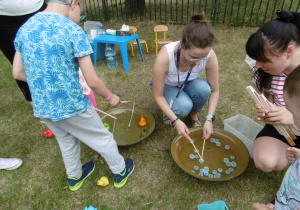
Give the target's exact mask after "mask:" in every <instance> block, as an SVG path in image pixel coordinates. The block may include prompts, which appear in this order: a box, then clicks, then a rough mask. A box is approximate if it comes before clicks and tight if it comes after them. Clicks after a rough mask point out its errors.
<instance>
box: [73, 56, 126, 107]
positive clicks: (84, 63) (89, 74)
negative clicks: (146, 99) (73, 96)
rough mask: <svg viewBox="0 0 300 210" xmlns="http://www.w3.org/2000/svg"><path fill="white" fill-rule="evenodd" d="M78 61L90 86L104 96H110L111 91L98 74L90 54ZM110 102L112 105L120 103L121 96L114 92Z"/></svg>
mask: <svg viewBox="0 0 300 210" xmlns="http://www.w3.org/2000/svg"><path fill="white" fill-rule="evenodd" d="M78 62H79V66H80V68H81V71H82V74H83V76H84V78H85V80H86V83H87V84H88V86H89V87H90V88H91V89H92V90H93V91H94V92H95V93H97V94H98V95H100V96H102V97H103V98H108V97H110V93H111V92H110V91H109V90H108V89H107V87H106V86H105V84H104V83H103V81H102V80H101V79H100V78H99V77H98V75H97V74H96V72H95V69H94V66H93V63H92V61H91V58H90V55H86V56H84V57H80V58H78ZM109 103H110V105H111V106H116V105H117V104H118V103H120V98H119V97H118V96H117V95H114V94H112V96H111V99H110V100H109Z"/></svg>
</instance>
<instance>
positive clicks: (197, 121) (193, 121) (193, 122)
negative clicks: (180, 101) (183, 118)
mask: <svg viewBox="0 0 300 210" xmlns="http://www.w3.org/2000/svg"><path fill="white" fill-rule="evenodd" d="M187 118H188V119H189V120H190V121H192V127H193V125H194V124H195V123H197V124H198V125H199V127H201V126H202V124H201V123H200V121H199V117H198V116H197V118H198V120H193V119H192V118H191V116H190V114H188V115H187Z"/></svg>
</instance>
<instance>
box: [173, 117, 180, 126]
mask: <svg viewBox="0 0 300 210" xmlns="http://www.w3.org/2000/svg"><path fill="white" fill-rule="evenodd" d="M176 120H179V117H177V118H176V119H175V120H173V121H172V125H174V123H175V122H176Z"/></svg>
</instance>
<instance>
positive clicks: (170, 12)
mask: <svg viewBox="0 0 300 210" xmlns="http://www.w3.org/2000/svg"><path fill="white" fill-rule="evenodd" d="M85 3H86V4H85V8H86V11H87V14H88V17H87V19H88V20H100V21H109V20H137V21H155V22H158V23H164V24H185V23H187V21H188V17H189V16H190V15H191V14H192V13H193V12H195V11H201V10H202V11H205V13H206V16H207V17H208V19H210V20H211V22H212V23H213V25H216V24H223V25H234V26H260V25H262V24H264V23H265V22H266V21H268V20H270V19H272V18H274V17H275V15H276V14H275V13H276V11H277V9H283V10H290V11H297V12H298V11H299V7H300V1H299V0H85Z"/></svg>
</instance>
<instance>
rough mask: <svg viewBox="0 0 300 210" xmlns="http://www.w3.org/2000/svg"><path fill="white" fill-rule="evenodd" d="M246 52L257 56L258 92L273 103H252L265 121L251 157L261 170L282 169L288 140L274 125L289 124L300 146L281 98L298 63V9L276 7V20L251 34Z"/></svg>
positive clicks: (298, 144) (299, 16) (251, 55)
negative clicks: (284, 9) (265, 106)
mask: <svg viewBox="0 0 300 210" xmlns="http://www.w3.org/2000/svg"><path fill="white" fill-rule="evenodd" d="M246 52H247V54H248V56H250V57H251V58H252V59H254V60H256V65H255V67H254V82H255V85H256V87H257V89H258V92H260V93H263V94H264V95H265V96H266V97H267V99H268V100H269V101H270V102H271V103H274V104H275V105H276V107H272V108H268V109H263V108H262V107H260V105H259V104H255V108H256V112H257V119H258V120H259V121H263V122H266V125H265V127H264V128H263V129H262V130H261V131H260V133H259V134H258V135H257V137H256V140H255V141H254V145H253V150H252V155H253V160H254V163H255V166H256V168H258V169H261V170H262V171H265V172H271V171H273V170H275V171H281V170H284V169H285V168H286V167H287V166H288V165H289V163H288V160H287V159H286V155H285V153H286V150H287V148H288V147H289V144H288V142H287V140H286V139H285V137H284V136H282V135H280V134H279V133H278V132H277V130H276V129H275V128H274V126H273V125H287V126H289V128H290V129H291V130H292V132H293V133H294V134H295V135H296V137H297V139H296V140H294V142H295V143H296V147H297V148H300V137H299V136H300V130H299V128H298V127H297V126H296V125H294V124H295V123H294V119H293V116H292V114H291V113H290V112H289V111H288V110H287V109H286V108H285V102H284V99H283V86H284V84H285V79H286V77H287V76H288V75H289V74H290V73H291V72H292V71H293V70H294V69H295V68H296V67H297V66H298V65H299V64H300V13H297V12H290V11H282V10H278V11H277V18H276V19H275V20H271V21H269V22H267V23H265V24H264V25H263V26H262V27H261V28H260V29H259V30H258V31H257V32H256V33H254V34H252V35H251V36H250V38H249V39H248V42H247V44H246Z"/></svg>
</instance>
